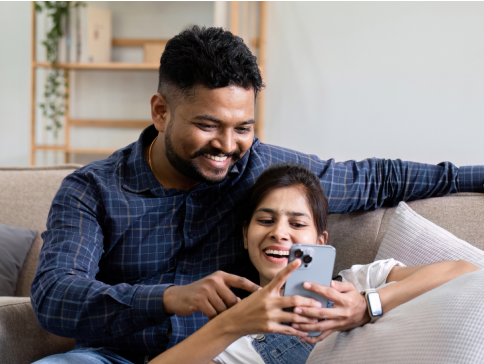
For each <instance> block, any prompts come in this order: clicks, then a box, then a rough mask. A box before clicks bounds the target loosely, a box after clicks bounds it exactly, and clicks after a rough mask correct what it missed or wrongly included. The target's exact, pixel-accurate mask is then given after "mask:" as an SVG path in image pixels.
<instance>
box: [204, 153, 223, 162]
mask: <svg viewBox="0 0 484 364" xmlns="http://www.w3.org/2000/svg"><path fill="white" fill-rule="evenodd" d="M203 156H204V157H207V158H208V159H212V160H214V161H217V162H223V161H224V160H226V159H227V156H224V157H216V156H214V155H210V154H204V155H203Z"/></svg>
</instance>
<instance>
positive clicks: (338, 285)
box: [331, 281, 357, 293]
mask: <svg viewBox="0 0 484 364" xmlns="http://www.w3.org/2000/svg"><path fill="white" fill-rule="evenodd" d="M331 287H332V288H334V289H335V290H337V291H339V292H341V293H345V292H350V291H356V290H357V289H356V287H355V285H354V284H353V283H350V282H339V281H331Z"/></svg>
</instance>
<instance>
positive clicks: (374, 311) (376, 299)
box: [367, 292, 383, 316]
mask: <svg viewBox="0 0 484 364" xmlns="http://www.w3.org/2000/svg"><path fill="white" fill-rule="evenodd" d="M367 297H368V302H369V304H370V310H371V315H372V316H381V315H383V309H382V307H381V301H380V295H379V294H378V292H371V293H368V295H367Z"/></svg>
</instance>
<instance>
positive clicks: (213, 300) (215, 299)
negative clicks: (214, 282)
mask: <svg viewBox="0 0 484 364" xmlns="http://www.w3.org/2000/svg"><path fill="white" fill-rule="evenodd" d="M208 301H209V302H210V304H211V305H212V307H213V308H214V309H215V311H217V313H222V312H224V311H225V310H226V309H227V306H226V305H225V303H224V301H222V298H220V296H219V295H218V294H217V292H213V293H211V294H210V295H209V296H208ZM236 301H237V298H236V297H235V295H234V302H236Z"/></svg>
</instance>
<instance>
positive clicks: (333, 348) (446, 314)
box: [306, 269, 484, 364]
mask: <svg viewBox="0 0 484 364" xmlns="http://www.w3.org/2000/svg"><path fill="white" fill-rule="evenodd" d="M482 287H484V269H480V270H478V271H475V272H472V273H469V274H464V275H462V276H460V277H457V278H456V279H454V280H452V281H450V282H447V283H445V284H443V285H442V286H440V287H437V288H436V289H433V290H431V291H429V292H427V293H424V294H423V295H421V296H418V297H417V298H415V299H413V300H411V301H409V302H407V303H404V304H403V305H401V306H398V307H396V308H394V309H393V310H391V311H390V312H388V313H387V314H385V315H384V316H383V317H382V318H381V319H379V320H378V321H377V322H375V323H374V324H366V325H364V326H362V327H358V328H356V329H353V330H349V331H344V332H338V333H333V334H331V335H329V336H328V337H327V338H326V339H324V340H323V341H321V342H320V343H318V344H316V346H315V347H314V350H313V351H312V353H311V355H310V356H309V358H308V360H307V362H306V363H307V364H320V363H324V364H341V363H358V364H386V363H402V364H403V363H405V364H422V363H425V364H468V363H476V364H477V363H484V330H483V329H482V328H483V327H484V290H483V289H482Z"/></svg>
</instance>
